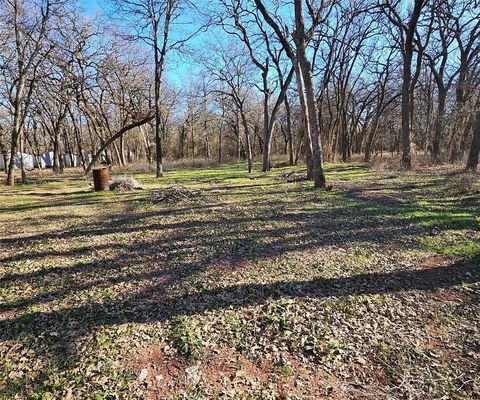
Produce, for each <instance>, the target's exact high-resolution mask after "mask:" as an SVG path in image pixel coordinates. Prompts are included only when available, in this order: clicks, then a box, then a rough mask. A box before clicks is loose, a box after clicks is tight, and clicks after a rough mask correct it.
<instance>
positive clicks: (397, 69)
mask: <svg viewBox="0 0 480 400" xmlns="http://www.w3.org/2000/svg"><path fill="white" fill-rule="evenodd" d="M102 6H103V11H104V13H105V14H98V13H96V14H92V13H87V12H85V11H84V10H83V11H82V7H81V5H80V4H77V3H76V2H75V1H73V0H41V1H40V0H38V1H22V0H3V1H2V3H1V21H0V68H1V71H2V79H1V82H0V90H1V92H0V93H1V94H0V99H1V102H0V106H1V108H0V151H1V153H2V156H3V159H2V163H1V164H2V166H3V168H4V169H5V170H6V173H7V183H8V184H9V185H13V184H14V175H15V172H14V171H15V166H16V164H17V166H18V167H19V168H20V169H21V171H22V172H21V176H22V181H25V180H26V175H27V172H26V169H28V167H31V162H27V161H25V156H21V154H28V155H30V157H31V158H33V161H34V165H35V166H38V167H40V168H41V167H43V166H44V164H45V165H46V166H50V167H52V168H53V171H54V172H55V173H57V174H61V173H62V172H63V168H64V167H65V165H71V164H75V166H81V167H82V168H83V169H84V170H85V173H87V174H88V173H89V172H90V171H91V169H92V168H93V167H94V166H95V165H97V164H98V163H99V162H102V161H103V162H104V163H106V164H108V165H112V166H115V165H119V166H124V165H126V164H129V163H149V164H152V165H155V169H156V174H157V177H160V176H161V175H162V174H163V159H164V158H167V159H169V160H175V159H199V158H200V159H208V160H218V162H222V161H227V160H235V159H236V160H246V161H247V166H248V170H249V171H251V169H252V163H253V160H255V159H260V158H261V159H262V170H263V171H268V170H269V169H270V161H271V158H272V157H285V159H286V160H288V162H289V163H290V165H296V164H297V163H298V162H299V161H303V160H304V159H306V160H307V165H308V170H309V174H308V175H309V178H311V179H314V180H315V186H318V187H322V186H325V177H324V174H323V163H324V161H332V162H333V161H335V160H337V159H338V160H342V161H344V162H347V161H350V160H351V159H352V157H353V156H355V155H358V154H361V156H362V158H363V159H364V160H365V161H370V160H371V159H372V158H374V157H378V156H383V155H384V154H391V155H396V154H400V155H401V165H400V163H399V168H400V167H402V168H404V169H407V170H408V169H411V163H412V153H414V154H422V155H423V156H425V157H428V158H429V159H431V161H432V162H435V163H442V162H449V163H456V162H463V163H465V164H464V165H465V166H466V167H467V168H468V169H470V170H476V168H477V164H478V154H479V146H478V143H479V141H480V139H479V135H480V133H479V124H480V123H479V122H478V120H479V119H480V116H479V113H478V108H479V101H480V100H479V99H480V95H479V93H480V91H479V88H480V69H479V57H480V55H479V54H480V52H479V49H480V8H479V7H478V4H477V2H476V1H470V0H468V1H467V0H454V1H444V0H430V1H426V0H416V1H415V2H414V3H413V4H410V5H409V4H404V3H403V2H401V1H398V0H397V1H390V0H387V1H377V0H375V1H371V0H358V1H354V2H351V1H349V2H346V1H340V0H332V1H322V2H316V1H313V0H312V1H310V0H309V1H306V2H303V1H295V2H294V4H290V3H282V2H279V3H277V2H273V3H268V2H263V1H262V0H255V1H254V0H251V1H250V0H218V1H215V2H209V3H207V2H204V3H202V2H200V3H190V2H188V1H184V0H165V1H160V0H125V1H122V0H111V1H109V2H105V3H104V4H103V3H102ZM185 65H189V66H190V68H191V69H190V72H187V71H188V70H187V69H185V68H182V67H184V66H185ZM169 69H170V70H172V69H173V70H175V69H177V70H178V71H177V73H176V74H173V75H172V74H170V75H169V77H170V79H168V77H167V76H166V75H165V74H166V71H167V72H168V71H169ZM476 121H477V122H476ZM42 155H44V156H45V155H48V156H49V157H48V158H49V159H50V158H51V162H49V163H47V164H46V163H42V162H41V160H40V159H41V156H42ZM68 157H70V158H71V159H73V158H74V159H75V162H73V160H71V161H72V162H68V161H66V158H68ZM16 160H17V161H16Z"/></svg>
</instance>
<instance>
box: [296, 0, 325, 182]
mask: <svg viewBox="0 0 480 400" xmlns="http://www.w3.org/2000/svg"><path fill="white" fill-rule="evenodd" d="M295 27H296V30H295V36H296V42H297V57H298V61H299V64H300V65H299V67H300V71H301V74H302V77H303V82H304V86H305V98H306V101H307V109H308V118H309V122H310V135H311V141H312V166H313V168H312V169H313V181H314V187H316V188H323V187H325V175H324V172H323V154H322V146H321V143H320V129H319V124H318V110H317V102H316V98H315V91H314V88H313V76H312V70H311V65H310V61H308V59H307V55H306V46H307V43H306V38H305V26H304V20H303V0H295Z"/></svg>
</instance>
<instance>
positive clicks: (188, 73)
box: [80, 0, 204, 89]
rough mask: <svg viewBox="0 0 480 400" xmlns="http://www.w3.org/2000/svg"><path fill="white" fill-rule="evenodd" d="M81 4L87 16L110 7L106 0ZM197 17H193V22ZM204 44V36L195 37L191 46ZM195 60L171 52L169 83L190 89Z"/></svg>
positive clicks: (166, 71)
mask: <svg viewBox="0 0 480 400" xmlns="http://www.w3.org/2000/svg"><path fill="white" fill-rule="evenodd" d="M80 3H81V4H82V5H83V6H84V7H85V12H86V13H87V14H95V13H96V12H101V11H102V8H104V7H106V6H107V5H108V2H107V1H104V0H80ZM194 19H195V17H193V20H194ZM203 42H204V37H203V36H202V34H200V35H198V36H197V37H194V38H193V39H192V40H191V41H190V42H189V44H190V46H191V47H194V48H197V47H201V46H202V45H203ZM192 61H193V60H189V59H186V58H185V56H178V55H176V54H174V52H170V54H169V55H168V56H167V63H166V68H165V76H166V78H167V80H168V81H170V82H171V83H173V84H175V85H176V86H178V87H183V88H185V89H188V87H189V84H190V83H191V82H192V81H193V80H194V75H195V74H196V73H198V72H199V69H198V68H196V67H195V64H194V63H193V62H192Z"/></svg>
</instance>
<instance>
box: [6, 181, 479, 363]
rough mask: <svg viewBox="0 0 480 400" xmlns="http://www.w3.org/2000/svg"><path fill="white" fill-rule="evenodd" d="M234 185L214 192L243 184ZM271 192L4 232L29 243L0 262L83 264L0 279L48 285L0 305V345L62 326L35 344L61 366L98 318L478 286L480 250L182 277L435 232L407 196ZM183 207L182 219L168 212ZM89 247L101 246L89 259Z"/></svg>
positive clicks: (14, 242)
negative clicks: (72, 300)
mask: <svg viewBox="0 0 480 400" xmlns="http://www.w3.org/2000/svg"><path fill="white" fill-rule="evenodd" d="M231 186H232V185H228V187H227V188H223V189H222V190H225V191H226V192H229V191H231V190H242V189H243V188H244V186H242V185H239V186H238V187H235V188H232V187H231ZM262 186H263V185H262ZM396 189H397V190H398V188H396ZM272 193H273V192H272V191H269V192H266V193H264V194H259V195H258V198H256V199H255V202H254V204H241V206H242V207H243V209H242V210H240V211H238V210H237V211H236V212H231V211H230V208H229V207H231V206H232V204H229V203H220V204H219V203H215V204H193V205H182V204H179V205H176V206H173V207H160V208H156V209H154V210H148V211H144V210H134V211H132V212H130V213H125V214H124V215H118V213H106V214H104V215H103V217H102V218H100V219H99V220H98V221H97V222H96V223H95V224H92V225H89V226H79V225H78V224H75V225H73V226H70V227H67V228H66V229H65V230H62V231H59V232H48V233H45V232H42V233H38V234H34V235H20V236H17V237H15V238H5V239H3V240H2V242H3V245H6V246H11V247H12V248H13V247H15V246H18V245H19V244H22V245H23V246H26V247H25V250H24V251H23V252H21V253H19V254H13V255H8V256H4V257H2V259H1V260H0V261H1V262H2V263H5V264H9V263H15V262H23V261H34V260H39V261H42V260H47V259H49V258H55V257H61V258H67V259H73V260H77V259H80V260H81V259H82V258H83V257H87V260H86V261H76V262H74V263H73V264H72V265H67V266H52V267H50V268H45V269H38V270H33V271H29V272H21V271H20V272H17V271H12V272H11V273H9V274H7V275H4V276H3V277H0V286H2V287H4V288H9V287H18V288H19V289H21V288H22V287H23V285H25V287H26V286H28V285H35V286H36V287H39V288H42V287H44V288H45V290H41V291H39V293H36V294H34V295H28V296H25V297H23V298H20V299H16V300H15V301H12V302H8V303H4V304H2V305H0V312H2V315H3V316H4V318H3V319H2V320H0V341H2V342H4V341H6V340H12V339H13V340H17V339H21V338H22V337H25V336H27V335H37V336H39V335H40V336H42V335H43V336H45V335H48V333H49V332H59V333H60V337H59V338H58V339H57V341H56V343H55V344H53V345H51V346H47V348H46V349H45V348H43V349H38V351H39V352H40V353H41V352H42V351H44V352H46V353H47V354H48V357H50V358H51V359H52V362H54V363H57V364H58V365H63V364H62V363H64V362H65V360H66V359H67V358H68V357H70V356H72V355H73V356H74V357H78V356H79V354H77V347H76V343H77V342H78V341H79V340H80V339H81V338H82V337H83V336H84V335H85V334H86V333H87V332H89V331H91V330H94V329H96V328H98V327H101V326H110V325H115V324H123V323H127V322H134V323H150V322H155V321H163V320H167V319H171V318H173V317H175V316H178V315H184V314H185V315H195V314H200V313H203V312H205V311H208V310H221V309H227V308H232V307H233V308H241V307H246V306H250V305H257V304H263V303H265V302H267V301H268V300H270V299H278V298H282V297H290V298H292V297H295V298H304V297H308V298H325V297H341V296H347V295H361V294H384V293H395V292H402V291H406V290H434V289H437V288H444V287H449V286H454V285H459V284H461V283H477V282H480V268H479V258H478V257H476V258H471V259H466V260H460V261H452V262H451V263H450V264H448V265H446V266H440V267H438V268H430V269H422V268H414V269H411V270H409V269H402V267H401V266H400V267H399V266H393V267H392V269H393V270H392V271H388V272H377V273H361V274H355V275H350V276H346V277H334V278H321V277H319V278H316V279H310V280H306V281H300V280H289V281H278V282H274V283H252V284H233V285H227V286H223V287H218V288H213V289H206V290H205V289H202V290H197V289H196V288H195V287H194V286H191V285H190V284H191V281H190V280H191V279H193V278H194V277H195V276H198V275H199V274H202V273H204V272H205V271H208V270H209V269H212V268H213V269H215V268H216V266H217V265H218V264H222V263H228V264H230V265H232V266H235V265H236V264H239V265H241V263H242V262H244V261H245V260H247V261H249V262H255V261H261V260H265V259H269V258H272V257H282V256H288V255H289V254H290V253H292V252H298V251H310V250H315V251H317V250H319V249H323V248H326V247H328V246H335V247H346V246H350V245H352V244H357V245H362V246H389V245H391V244H392V243H398V244H399V245H400V246H410V245H411V244H412V243H414V241H415V238H416V236H417V235H419V234H428V233H431V230H430V228H428V227H427V226H425V225H428V224H425V222H428V219H429V218H433V217H431V216H428V215H425V216H422V215H420V216H419V217H417V218H416V219H413V220H412V219H409V218H405V216H407V215H408V214H410V213H411V212H412V210H414V208H412V207H413V205H412V204H411V203H409V204H401V203H388V202H387V203H385V204H383V203H380V204H379V203H378V202H377V201H375V199H370V198H362V197H355V196H352V193H353V192H347V191H346V192H343V193H341V194H332V195H327V194H325V196H327V197H321V196H320V195H318V194H316V193H315V192H313V191H311V190H305V189H304V188H302V187H301V186H299V187H298V191H297V192H290V195H291V196H294V197H293V199H292V202H287V201H285V202H283V201H282V198H278V196H279V195H280V194H282V192H281V191H275V192H274V193H276V194H275V196H276V198H275V199H274V200H272V199H271V197H272V196H273V195H274V194H272ZM137 200H138V199H137ZM75 201H77V200H76V199H71V198H67V199H65V201H64V202H63V203H65V204H68V205H71V204H74V202H75ZM237 201H241V200H237ZM312 205H317V206H318V207H313V206H312ZM192 211H193V213H192ZM184 215H187V216H188V219H186V220H176V218H177V217H179V216H184ZM152 219H153V220H154V222H151V220H152ZM172 219H173V220H172ZM450 222H451V221H450ZM452 223H454V222H452ZM454 226H456V225H451V226H449V225H448V221H447V225H445V227H444V228H445V229H447V228H449V227H454ZM112 234H113V235H116V236H115V237H116V238H117V237H118V239H117V240H118V242H114V243H112V242H111V241H108V240H107V241H106V242H103V243H101V244H95V245H94V246H92V245H90V244H85V245H83V246H80V247H79V246H77V247H75V248H68V249H67V250H55V249H47V250H40V251H39V250H30V248H29V246H32V247H33V248H34V245H36V244H39V243H50V242H55V241H56V240H58V239H63V240H68V239H75V238H82V239H84V240H87V239H88V238H92V241H93V242H94V239H95V240H96V239H104V238H105V239H108V238H109V236H110V235H112ZM119 235H124V236H129V235H134V240H133V241H129V242H123V241H122V240H123V239H122V237H124V236H119ZM93 250H95V251H96V252H99V253H102V251H109V252H108V253H107V254H106V255H102V256H101V257H99V258H94V257H92V251H93ZM122 284H129V285H130V286H131V287H132V291H131V292H129V293H125V294H122V295H121V296H119V297H118V298H115V299H113V300H108V299H106V300H104V301H101V302H100V301H97V302H95V301H92V302H88V303H84V304H79V305H69V306H67V307H58V308H57V309H55V307H54V308H53V309H47V310H45V311H38V307H42V306H44V305H48V304H50V303H52V304H57V303H58V304H61V302H62V301H63V300H64V299H66V298H69V297H70V296H72V295H76V294H78V293H82V292H84V291H87V290H91V289H92V288H99V289H103V288H110V287H112V288H114V289H115V287H116V286H117V285H122ZM32 307H33V310H32V309H31V308H32ZM58 342H60V344H58Z"/></svg>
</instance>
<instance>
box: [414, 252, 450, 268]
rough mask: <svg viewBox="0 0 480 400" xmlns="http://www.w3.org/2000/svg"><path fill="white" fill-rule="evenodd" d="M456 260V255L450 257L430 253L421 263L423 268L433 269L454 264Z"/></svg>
mask: <svg viewBox="0 0 480 400" xmlns="http://www.w3.org/2000/svg"><path fill="white" fill-rule="evenodd" d="M454 261H455V258H454V257H451V256H450V257H449V256H445V255H439V254H431V255H428V256H427V257H426V258H425V259H424V260H423V261H422V263H421V264H420V265H419V267H420V268H421V269H433V268H440V267H445V266H447V265H450V264H452V263H453V262H454Z"/></svg>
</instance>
